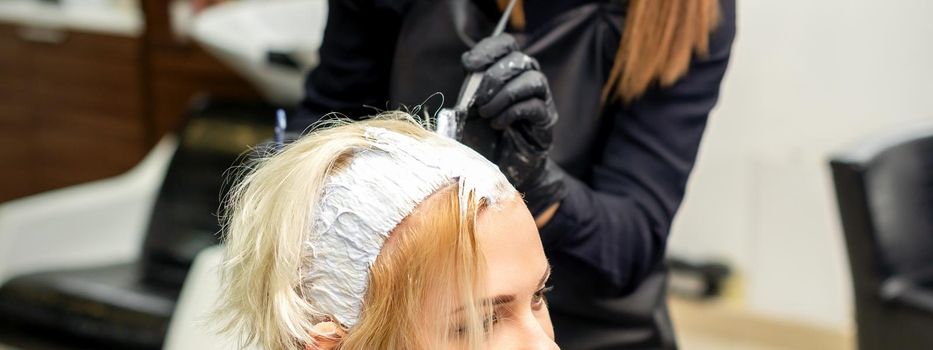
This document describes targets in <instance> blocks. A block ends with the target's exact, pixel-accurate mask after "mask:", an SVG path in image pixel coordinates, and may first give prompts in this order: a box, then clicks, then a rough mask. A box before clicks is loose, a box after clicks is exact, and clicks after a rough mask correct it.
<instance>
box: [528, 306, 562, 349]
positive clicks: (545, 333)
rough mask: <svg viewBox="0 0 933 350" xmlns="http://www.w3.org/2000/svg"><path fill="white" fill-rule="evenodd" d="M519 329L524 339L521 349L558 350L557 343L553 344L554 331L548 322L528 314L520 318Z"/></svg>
mask: <svg viewBox="0 0 933 350" xmlns="http://www.w3.org/2000/svg"><path fill="white" fill-rule="evenodd" d="M520 327H521V330H522V336H523V338H524V340H523V341H522V346H521V347H520V348H521V349H527V350H553V349H560V347H559V346H557V343H555V342H554V331H553V330H552V328H551V323H550V322H548V321H545V320H541V319H538V318H537V317H535V315H533V314H530V315H527V316H525V317H523V318H522V322H521V325H520Z"/></svg>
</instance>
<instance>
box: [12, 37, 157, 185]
mask: <svg viewBox="0 0 933 350" xmlns="http://www.w3.org/2000/svg"><path fill="white" fill-rule="evenodd" d="M140 48H141V40H140V39H139V38H130V37H121V36H110V35H105V34H91V33H81V32H72V31H59V30H53V29H48V28H31V27H22V26H17V25H12V24H0V164H2V165H0V202H2V201H5V200H9V199H12V198H16V197H20V196H23V195H26V194H31V193H36V192H40V191H45V190H50V189H54V188H59V187H64V186H68V185H73V184H76V183H80V182H85V181H90V180H94V179H100V178H104V177H108V176H113V175H117V174H119V173H122V172H124V171H126V170H128V169H130V168H131V167H132V166H133V165H135V164H136V163H137V162H138V161H139V160H140V159H141V158H142V157H143V155H144V154H145V152H146V150H147V149H148V146H149V145H150V144H151V143H152V141H153V140H152V135H151V134H150V133H151V130H150V129H151V127H149V126H148V122H147V118H146V116H145V113H144V98H143V97H144V96H145V95H144V89H143V81H142V77H143V65H142V59H141V49H140Z"/></svg>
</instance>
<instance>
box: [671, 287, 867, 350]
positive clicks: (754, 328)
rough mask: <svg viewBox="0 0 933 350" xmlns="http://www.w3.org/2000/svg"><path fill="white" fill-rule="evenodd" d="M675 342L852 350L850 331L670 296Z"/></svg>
mask: <svg viewBox="0 0 933 350" xmlns="http://www.w3.org/2000/svg"><path fill="white" fill-rule="evenodd" d="M670 310H671V314H672V317H673V319H674V326H675V328H676V329H677V339H678V343H679V346H680V348H681V349H685V350H811V349H812V350H817V349H818V350H853V349H855V345H854V344H855V338H854V336H853V334H851V333H850V332H842V331H838V330H832V329H823V328H818V327H813V326H808V325H803V324H798V323H794V322H785V321H779V320H774V319H768V318H765V317H761V316H758V315H752V314H750V313H749V312H747V311H743V310H742V309H741V308H739V307H737V306H735V305H731V304H729V303H728V302H727V301H711V302H700V301H691V300H685V299H680V298H677V297H672V298H671V299H670Z"/></svg>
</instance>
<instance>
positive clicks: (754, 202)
mask: <svg viewBox="0 0 933 350" xmlns="http://www.w3.org/2000/svg"><path fill="white" fill-rule="evenodd" d="M738 5H739V9H738V16H739V18H738V22H739V23H738V37H737V41H736V43H735V47H734V51H733V58H732V63H731V66H730V69H729V72H728V73H727V76H726V80H725V82H724V87H723V94H722V99H721V100H720V103H719V107H718V108H717V109H716V110H715V111H714V113H713V115H712V116H711V121H710V125H709V128H708V130H707V133H706V136H705V140H704V143H703V146H702V148H701V151H700V158H699V163H698V165H697V168H696V170H695V172H694V175H693V178H692V179H691V183H690V187H689V191H688V195H687V198H686V200H685V203H684V206H683V208H682V210H681V213H680V215H679V217H678V218H677V220H676V222H675V226H674V232H673V237H672V241H671V244H670V251H671V252H672V253H675V254H677V255H682V256H689V257H714V258H722V259H726V260H727V261H729V262H731V263H732V264H733V265H734V266H735V268H736V269H738V270H739V271H738V272H739V273H740V274H741V275H742V278H743V279H744V283H745V290H744V292H745V293H744V303H745V305H746V306H747V307H748V308H749V309H751V310H753V311H755V312H761V313H763V314H767V315H770V316H776V317H781V318H787V319H791V320H796V321H804V322H812V323H815V324H818V325H822V326H828V327H834V328H843V327H849V326H850V325H851V322H852V321H851V316H852V307H851V305H850V303H851V300H852V296H851V291H850V290H849V289H850V286H849V283H850V282H849V281H850V278H849V270H848V261H847V257H846V254H845V246H844V241H843V238H842V233H841V231H840V227H839V224H838V219H837V211H836V202H835V198H834V194H833V187H832V182H831V179H830V174H829V171H828V170H829V169H828V165H827V159H828V157H829V154H830V153H831V152H833V151H835V150H838V149H840V148H841V147H844V146H845V145H847V144H849V143H851V142H853V141H855V140H857V139H858V138H859V137H862V136H864V135H867V134H871V133H873V132H877V131H880V130H884V129H886V128H890V127H892V126H897V125H900V124H904V123H908V122H910V121H916V120H919V119H923V118H931V116H933V20H931V16H933V1H930V0H896V1H876V0H821V1H812V0H739V4H738Z"/></svg>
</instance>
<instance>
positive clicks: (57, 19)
mask: <svg viewBox="0 0 933 350" xmlns="http://www.w3.org/2000/svg"><path fill="white" fill-rule="evenodd" d="M0 23H12V24H16V25H22V26H36V27H51V28H61V29H69V30H76V31H89V32H97V33H104V34H112V35H120V36H129V37H137V36H139V35H141V34H142V30H143V15H142V10H141V9H140V6H139V2H138V0H62V1H61V3H60V4H57V5H56V4H48V3H45V2H42V1H38V0H0Z"/></svg>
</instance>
